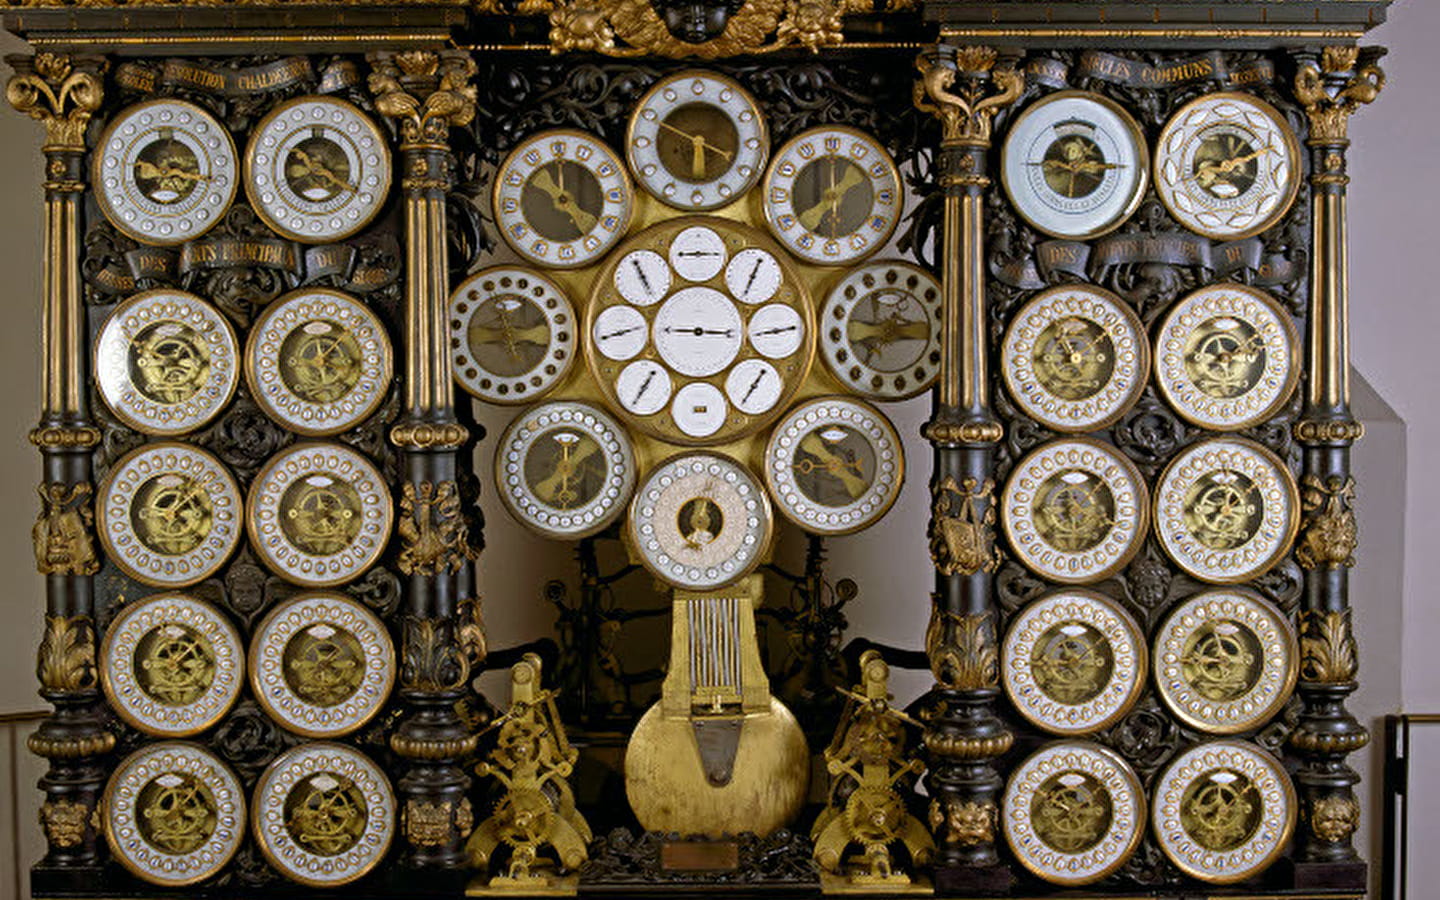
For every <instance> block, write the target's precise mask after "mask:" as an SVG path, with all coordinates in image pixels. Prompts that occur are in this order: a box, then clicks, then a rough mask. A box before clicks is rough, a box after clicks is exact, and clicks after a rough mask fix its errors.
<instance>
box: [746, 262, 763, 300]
mask: <svg viewBox="0 0 1440 900" xmlns="http://www.w3.org/2000/svg"><path fill="white" fill-rule="evenodd" d="M761 262H762V260H758V259H757V260H755V268H753V269H751V270H750V277H749V278H747V279H745V290H744V291H743V292H742V293H744V295H745V296H747V297H748V296H750V285H752V284H754V283H755V276H756V275H757V274H758V273H759V272H760V263H761Z"/></svg>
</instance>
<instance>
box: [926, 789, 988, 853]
mask: <svg viewBox="0 0 1440 900" xmlns="http://www.w3.org/2000/svg"><path fill="white" fill-rule="evenodd" d="M998 818H999V810H998V809H997V808H996V806H995V804H994V803H993V802H991V801H989V800H957V799H955V798H953V797H951V798H947V799H946V800H945V802H944V804H943V805H942V803H941V801H940V800H938V799H937V800H931V801H930V830H931V831H933V832H935V833H936V834H937V835H938V834H941V830H940V829H941V826H942V825H943V826H944V827H945V832H944V835H945V837H944V838H943V839H944V840H946V841H951V842H954V843H957V844H960V845H962V846H965V847H974V846H977V845H979V844H990V843H994V841H995V822H996V821H997V819H998Z"/></svg>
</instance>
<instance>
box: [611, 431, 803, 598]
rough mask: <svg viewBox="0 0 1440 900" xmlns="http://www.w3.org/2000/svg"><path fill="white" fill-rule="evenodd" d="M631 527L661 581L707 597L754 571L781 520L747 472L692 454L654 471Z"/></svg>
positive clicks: (635, 542)
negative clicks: (776, 522)
mask: <svg viewBox="0 0 1440 900" xmlns="http://www.w3.org/2000/svg"><path fill="white" fill-rule="evenodd" d="M626 527H627V528H628V529H629V533H630V543H631V546H633V547H634V548H635V550H636V552H637V553H638V554H639V555H640V560H641V562H643V563H644V564H645V567H646V568H648V569H649V570H650V571H651V572H652V573H653V574H654V575H655V576H656V577H658V578H660V579H662V580H664V581H665V582H667V583H669V584H671V585H674V586H675V587H679V588H685V589H687V590H702V591H703V590H710V589H713V588H718V587H723V586H725V585H727V584H730V583H731V582H734V581H735V580H737V579H739V578H742V577H744V576H745V575H747V574H749V573H750V572H751V571H753V570H754V569H755V567H756V566H757V565H759V564H760V562H761V561H762V559H763V558H764V556H765V554H766V553H767V552H768V551H769V547H770V538H771V534H772V532H773V527H774V522H773V520H772V515H771V512H770V503H769V501H768V500H767V499H766V497H765V491H764V490H763V489H762V488H761V487H760V484H759V482H757V481H756V480H755V476H753V475H751V474H750V472H749V471H748V470H746V469H745V467H744V466H742V465H740V464H739V463H737V462H734V461H733V460H730V459H727V458H726V457H723V456H717V455H715V454H711V453H693V454H689V455H685V456H678V457H673V458H671V459H669V460H666V461H665V462H663V463H661V464H660V465H658V466H656V467H655V469H654V470H653V471H651V473H650V474H649V476H648V477H647V478H646V479H645V481H644V483H642V484H641V486H640V489H639V490H637V491H636V492H635V500H634V501H633V502H632V503H631V504H630V516H629V519H628V520H627V523H626Z"/></svg>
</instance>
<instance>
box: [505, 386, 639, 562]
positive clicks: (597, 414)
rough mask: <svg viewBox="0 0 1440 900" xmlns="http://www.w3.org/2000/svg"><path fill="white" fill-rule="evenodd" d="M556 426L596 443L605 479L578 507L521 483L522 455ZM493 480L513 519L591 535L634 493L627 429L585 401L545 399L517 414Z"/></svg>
mask: <svg viewBox="0 0 1440 900" xmlns="http://www.w3.org/2000/svg"><path fill="white" fill-rule="evenodd" d="M559 428H574V429H576V430H578V431H582V432H585V433H587V434H589V435H590V437H591V438H593V439H594V440H595V442H596V443H597V444H599V445H600V452H601V454H602V456H603V457H604V465H605V485H604V487H603V488H602V489H601V491H600V493H599V494H597V495H596V497H595V499H594V500H592V501H591V502H590V503H589V504H587V505H586V506H585V507H584V508H583V509H580V510H565V509H556V508H555V507H552V506H550V505H548V504H546V503H542V502H540V501H539V500H538V499H536V497H535V496H534V494H532V493H531V491H530V487H529V485H527V484H526V483H525V471H524V469H525V466H524V462H525V458H526V454H528V453H529V451H530V448H531V447H533V446H534V445H535V442H536V441H538V440H540V438H542V437H544V436H545V435H547V434H549V433H550V432H552V431H554V430H556V429H559ZM495 481H496V486H497V488H498V489H499V494H500V499H501V500H503V501H504V503H505V508H506V509H507V510H509V511H510V514H511V515H513V516H514V517H515V518H516V520H518V521H519V522H520V523H521V524H522V525H525V526H526V527H528V528H530V529H531V530H533V531H535V532H537V533H539V534H541V535H543V536H545V537H549V538H558V539H562V540H564V539H570V538H581V537H589V536H590V535H592V534H596V533H597V532H600V531H603V530H605V528H606V527H608V526H609V525H610V523H611V522H614V521H615V520H616V519H617V518H619V517H620V515H621V514H622V513H624V512H625V505H626V504H627V503H629V502H630V498H631V496H632V495H633V494H634V493H635V454H634V451H633V450H632V449H631V447H630V438H629V436H628V435H626V433H625V429H624V428H622V427H620V424H619V423H618V422H616V421H615V420H614V419H612V418H611V417H610V416H608V415H606V414H605V413H604V412H601V411H600V410H599V409H596V408H595V407H593V406H591V405H590V404H588V403H576V402H571V401H559V402H555V403H546V404H544V405H542V406H537V407H535V408H534V409H530V410H527V411H526V412H525V413H523V414H521V415H520V416H517V417H516V418H515V421H513V422H511V423H510V427H509V428H507V429H506V430H505V434H504V436H503V437H501V439H500V443H499V450H497V451H496V454H495Z"/></svg>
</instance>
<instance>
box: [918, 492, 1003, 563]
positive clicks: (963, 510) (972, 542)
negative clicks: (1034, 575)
mask: <svg viewBox="0 0 1440 900" xmlns="http://www.w3.org/2000/svg"><path fill="white" fill-rule="evenodd" d="M980 509H984V512H983V513H982V512H980V511H979V510H980ZM929 540H930V559H931V561H933V562H934V563H935V569H936V570H937V571H938V572H939V573H940V574H941V575H974V574H975V573H977V572H980V571H985V572H993V571H995V569H996V568H997V567H998V566H999V565H1000V551H998V550H996V549H995V482H993V481H991V480H990V479H988V478H987V479H986V480H985V481H984V482H983V483H982V482H979V481H977V480H975V479H974V478H966V479H965V480H964V481H963V482H957V481H956V480H955V477H954V476H953V475H947V476H945V478H944V479H943V480H942V481H940V482H939V483H938V484H936V485H935V487H934V489H933V492H932V497H931V501H930V527H929Z"/></svg>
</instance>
